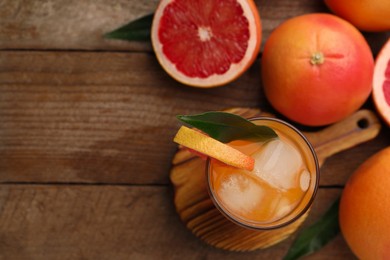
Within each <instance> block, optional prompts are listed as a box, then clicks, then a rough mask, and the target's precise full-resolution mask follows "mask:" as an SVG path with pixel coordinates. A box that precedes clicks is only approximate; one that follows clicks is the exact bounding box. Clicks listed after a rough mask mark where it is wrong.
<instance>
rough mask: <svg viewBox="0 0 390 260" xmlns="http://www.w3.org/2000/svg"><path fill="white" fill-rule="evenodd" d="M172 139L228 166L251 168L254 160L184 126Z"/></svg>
mask: <svg viewBox="0 0 390 260" xmlns="http://www.w3.org/2000/svg"><path fill="white" fill-rule="evenodd" d="M173 141H174V142H176V143H178V144H181V145H183V146H185V147H187V148H189V149H192V150H194V151H196V152H198V153H201V154H205V155H207V156H210V157H212V158H214V159H217V160H218V161H221V162H223V163H225V164H228V165H230V166H234V167H237V168H240V169H245V170H249V171H252V170H253V167H254V163H255V162H254V159H253V158H252V157H250V156H248V155H246V154H244V153H242V152H240V151H239V150H237V149H234V148H233V147H231V146H229V145H227V144H224V143H221V142H219V141H217V140H215V139H213V138H211V137H209V136H207V135H205V134H203V133H201V132H199V131H197V130H194V129H191V128H188V127H186V126H181V127H180V129H179V131H178V132H177V133H176V136H175V138H174V139H173Z"/></svg>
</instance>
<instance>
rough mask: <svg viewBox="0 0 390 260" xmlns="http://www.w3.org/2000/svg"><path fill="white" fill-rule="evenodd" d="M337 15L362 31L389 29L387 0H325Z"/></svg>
mask: <svg viewBox="0 0 390 260" xmlns="http://www.w3.org/2000/svg"><path fill="white" fill-rule="evenodd" d="M325 3H326V5H327V6H328V7H329V8H330V9H331V10H332V11H333V12H334V13H335V14H336V15H338V16H340V17H342V18H344V19H345V20H347V21H349V22H351V23H352V24H353V25H355V26H356V27H357V28H359V29H360V30H363V31H372V32H378V31H387V30H390V1H389V0H325Z"/></svg>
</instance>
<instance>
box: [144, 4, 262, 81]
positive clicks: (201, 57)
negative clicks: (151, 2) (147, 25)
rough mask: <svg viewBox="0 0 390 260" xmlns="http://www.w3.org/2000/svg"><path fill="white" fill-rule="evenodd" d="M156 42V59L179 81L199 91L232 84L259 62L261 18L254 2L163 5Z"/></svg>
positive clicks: (157, 19)
mask: <svg viewBox="0 0 390 260" xmlns="http://www.w3.org/2000/svg"><path fill="white" fill-rule="evenodd" d="M151 40H152V46H153V49H154V52H155V54H156V57H157V59H158V61H159V63H160V64H161V66H162V67H163V68H164V69H165V71H166V72H167V73H168V74H169V75H170V76H172V77H173V78H174V79H176V80H177V81H179V82H181V83H183V84H186V85H190V86H194V87H203V88H207V87H216V86H221V85H224V84H227V83H229V82H231V81H233V80H234V79H236V78H237V77H239V76H240V75H241V74H242V73H244V72H245V71H246V70H247V69H248V68H249V67H250V65H252V63H253V62H254V60H255V59H256V57H257V55H258V53H259V49H260V44H261V22H260V15H259V12H258V10H257V7H256V5H255V4H254V2H253V0H224V1H219V0H162V1H160V3H159V5H158V7H157V9H156V12H155V14H154V18H153V23H152V30H151Z"/></svg>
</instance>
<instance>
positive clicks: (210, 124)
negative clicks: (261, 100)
mask: <svg viewBox="0 0 390 260" xmlns="http://www.w3.org/2000/svg"><path fill="white" fill-rule="evenodd" d="M177 118H178V119H179V120H180V121H182V122H184V123H187V124H189V125H191V126H193V127H195V128H198V129H199V130H202V131H203V132H204V133H206V134H208V135H209V136H211V137H212V138H214V139H216V140H218V141H220V142H223V143H228V142H231V141H233V140H239V139H240V140H247V139H255V140H259V141H267V140H269V139H272V138H277V137H278V135H277V134H276V133H275V131H274V130H273V129H272V128H270V127H268V126H259V125H255V124H254V123H252V122H250V121H248V120H246V119H245V118H243V117H241V116H238V115H235V114H231V113H226V112H206V113H203V114H198V115H179V116H177Z"/></svg>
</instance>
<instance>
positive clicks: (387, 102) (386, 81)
mask: <svg viewBox="0 0 390 260" xmlns="http://www.w3.org/2000/svg"><path fill="white" fill-rule="evenodd" d="M372 91H373V92H372V96H373V99H374V103H375V106H376V108H377V110H378V113H379V114H380V115H381V116H382V118H383V119H384V120H385V121H386V123H387V124H388V125H389V126H390V39H389V40H388V41H387V42H386V44H385V45H384V46H383V47H382V49H381V51H380V52H379V54H378V56H377V58H376V61H375V68H374V80H373V90H372Z"/></svg>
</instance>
